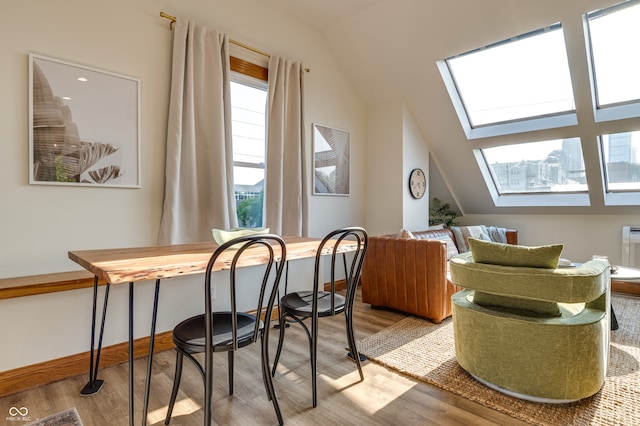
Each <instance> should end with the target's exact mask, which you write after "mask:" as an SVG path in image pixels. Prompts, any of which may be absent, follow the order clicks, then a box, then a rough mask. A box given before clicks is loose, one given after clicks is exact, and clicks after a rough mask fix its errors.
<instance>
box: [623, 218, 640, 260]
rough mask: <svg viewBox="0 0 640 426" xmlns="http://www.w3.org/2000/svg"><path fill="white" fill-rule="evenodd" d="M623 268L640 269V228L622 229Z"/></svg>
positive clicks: (628, 227)
mask: <svg viewBox="0 0 640 426" xmlns="http://www.w3.org/2000/svg"><path fill="white" fill-rule="evenodd" d="M621 265H622V266H629V267H632V268H638V267H640V226H623V227H622V260H621Z"/></svg>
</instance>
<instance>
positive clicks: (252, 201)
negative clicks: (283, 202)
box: [231, 73, 267, 228]
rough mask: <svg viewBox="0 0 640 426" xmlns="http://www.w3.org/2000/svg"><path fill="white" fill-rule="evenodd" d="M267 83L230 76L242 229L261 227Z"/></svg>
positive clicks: (236, 187) (234, 167)
mask: <svg viewBox="0 0 640 426" xmlns="http://www.w3.org/2000/svg"><path fill="white" fill-rule="evenodd" d="M266 107H267V82H266V81H262V80H260V79H256V78H251V77H248V76H246V75H242V74H239V73H232V77H231V125H232V137H233V180H234V192H235V199H236V214H237V216H238V224H239V226H241V227H248V228H254V227H260V226H263V210H264V209H263V205H264V177H265V139H266V121H265V116H266Z"/></svg>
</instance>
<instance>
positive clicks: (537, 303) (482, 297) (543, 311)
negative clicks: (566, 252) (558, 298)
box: [473, 291, 562, 317]
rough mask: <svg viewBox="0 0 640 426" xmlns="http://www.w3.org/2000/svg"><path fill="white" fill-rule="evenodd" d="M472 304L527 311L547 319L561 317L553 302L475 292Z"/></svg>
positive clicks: (556, 305)
mask: <svg viewBox="0 0 640 426" xmlns="http://www.w3.org/2000/svg"><path fill="white" fill-rule="evenodd" d="M473 303H475V304H476V305H480V306H491V307H498V308H505V310H508V311H514V310H516V311H522V310H525V311H529V312H534V313H536V314H540V315H544V316H547V317H559V316H561V315H562V313H561V312H560V308H559V307H558V304H557V303H555V302H545V301H543V300H529V299H518V298H515V297H509V296H500V295H497V294H490V293H484V292H482V291H475V292H474V294H473Z"/></svg>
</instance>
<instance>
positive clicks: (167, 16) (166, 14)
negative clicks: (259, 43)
mask: <svg viewBox="0 0 640 426" xmlns="http://www.w3.org/2000/svg"><path fill="white" fill-rule="evenodd" d="M160 16H161V17H163V18H167V19H168V20H170V21H171V22H170V23H169V29H171V30H173V24H174V22H176V21H177V20H178V18H176V17H175V16H171V15H169V14H168V13H164V12H162V11H160ZM229 43H232V44H235V45H236V46H240V47H242V48H244V49H247V50H250V51H252V52H254V53H257V54H258V55H262V56H266V57H267V58H270V57H271V55H270V54H268V53H266V52H263V51H262V50H259V49H256V48H255V47H251V46H247V45H246V44H244V43H241V42H239V41H235V40H232V39H229ZM304 70H305V71H306V72H311V68H305V69H304Z"/></svg>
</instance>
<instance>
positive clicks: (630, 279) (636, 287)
mask: <svg viewBox="0 0 640 426" xmlns="http://www.w3.org/2000/svg"><path fill="white" fill-rule="evenodd" d="M611 290H612V291H617V292H620V293H628V294H635V295H640V269H636V268H631V267H629V266H618V267H617V270H616V271H615V272H612V273H611Z"/></svg>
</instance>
